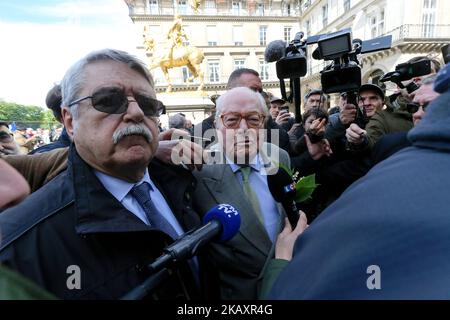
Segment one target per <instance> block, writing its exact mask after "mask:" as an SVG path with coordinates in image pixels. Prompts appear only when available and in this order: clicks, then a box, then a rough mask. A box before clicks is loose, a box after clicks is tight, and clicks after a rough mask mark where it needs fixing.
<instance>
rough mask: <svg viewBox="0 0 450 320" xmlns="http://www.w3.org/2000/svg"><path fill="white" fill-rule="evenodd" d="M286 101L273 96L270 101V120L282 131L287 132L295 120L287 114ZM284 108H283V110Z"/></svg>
mask: <svg viewBox="0 0 450 320" xmlns="http://www.w3.org/2000/svg"><path fill="white" fill-rule="evenodd" d="M285 103H286V101H284V100H283V99H281V98H278V97H275V96H273V97H272V98H271V99H270V109H269V112H270V115H271V117H272V119H273V120H274V121H275V122H276V123H277V124H278V125H279V126H280V127H281V128H282V129H284V130H286V131H289V130H290V129H291V128H292V125H293V124H294V122H295V120H294V118H292V117H291V115H290V114H289V107H288V106H285ZM283 107H284V108H283Z"/></svg>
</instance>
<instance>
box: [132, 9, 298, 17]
mask: <svg viewBox="0 0 450 320" xmlns="http://www.w3.org/2000/svg"><path fill="white" fill-rule="evenodd" d="M128 9H129V14H130V15H142V14H150V15H153V16H155V15H156V16H158V15H174V14H175V9H174V8H173V7H158V8H146V9H144V8H135V7H131V6H130V7H129V8H128ZM177 13H179V14H181V15H182V16H183V15H188V16H189V15H195V16H234V17H236V16H237V17H298V16H299V15H300V9H299V8H297V7H293V8H290V9H289V10H287V8H277V9H264V10H259V9H257V8H253V7H247V8H239V9H233V8H231V7H230V8H222V7H220V8H200V9H199V10H198V12H197V13H194V11H193V10H192V9H191V8H190V7H187V8H185V9H184V10H180V8H178V10H177Z"/></svg>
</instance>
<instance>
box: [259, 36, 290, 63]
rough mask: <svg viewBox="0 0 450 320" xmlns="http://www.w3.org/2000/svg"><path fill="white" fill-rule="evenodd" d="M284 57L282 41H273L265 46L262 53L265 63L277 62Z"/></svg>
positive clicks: (284, 47) (284, 44)
mask: <svg viewBox="0 0 450 320" xmlns="http://www.w3.org/2000/svg"><path fill="white" fill-rule="evenodd" d="M285 55H286V42H284V41H283V40H275V41H272V42H270V43H269V44H268V45H267V48H266V51H264V59H265V60H266V62H274V61H278V60H280V59H281V58H283V57H284V56H285Z"/></svg>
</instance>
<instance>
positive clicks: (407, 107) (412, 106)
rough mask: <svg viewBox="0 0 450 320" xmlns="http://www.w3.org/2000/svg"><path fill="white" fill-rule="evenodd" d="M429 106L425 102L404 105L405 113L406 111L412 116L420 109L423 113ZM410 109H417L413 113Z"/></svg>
mask: <svg viewBox="0 0 450 320" xmlns="http://www.w3.org/2000/svg"><path fill="white" fill-rule="evenodd" d="M429 104H430V103H429V102H425V103H423V104H420V103H416V102H410V103H407V104H406V111H408V113H410V114H414V113H416V112H417V111H419V109H420V108H422V110H423V111H424V112H425V110H426V109H427V108H428V106H429ZM412 108H417V109H414V110H415V111H413V110H412Z"/></svg>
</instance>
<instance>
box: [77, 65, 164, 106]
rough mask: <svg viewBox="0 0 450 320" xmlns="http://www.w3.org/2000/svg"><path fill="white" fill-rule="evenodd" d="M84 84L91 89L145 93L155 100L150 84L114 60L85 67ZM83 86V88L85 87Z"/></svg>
mask: <svg viewBox="0 0 450 320" xmlns="http://www.w3.org/2000/svg"><path fill="white" fill-rule="evenodd" d="M84 78H85V84H88V86H89V87H90V88H91V89H92V88H96V89H97V88H101V87H120V88H122V89H125V90H130V89H131V90H132V91H134V92H140V93H146V94H148V95H149V96H151V97H153V98H155V97H156V93H155V90H154V88H153V87H152V85H151V83H150V82H149V81H148V79H146V78H145V77H144V75H142V74H141V73H140V72H138V71H137V70H135V69H132V68H130V67H129V66H128V65H127V64H125V63H123V62H120V61H114V60H99V61H95V62H92V63H89V64H88V65H86V67H85V69H84ZM86 86H87V85H85V86H84V87H86Z"/></svg>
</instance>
